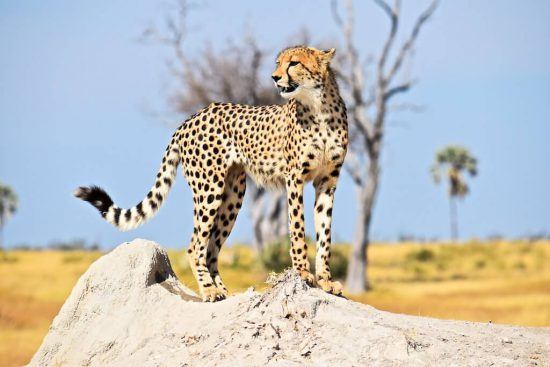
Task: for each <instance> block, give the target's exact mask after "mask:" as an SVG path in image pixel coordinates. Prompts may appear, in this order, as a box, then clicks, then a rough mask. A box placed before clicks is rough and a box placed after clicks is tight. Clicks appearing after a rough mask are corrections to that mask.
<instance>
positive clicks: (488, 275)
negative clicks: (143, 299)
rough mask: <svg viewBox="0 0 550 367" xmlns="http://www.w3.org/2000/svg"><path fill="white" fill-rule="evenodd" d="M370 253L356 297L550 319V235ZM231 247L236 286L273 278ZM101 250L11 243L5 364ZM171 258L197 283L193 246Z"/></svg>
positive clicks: (511, 319)
mask: <svg viewBox="0 0 550 367" xmlns="http://www.w3.org/2000/svg"><path fill="white" fill-rule="evenodd" d="M341 250H342V252H347V251H349V248H347V247H346V246H343V245H342V246H341ZM369 254H370V264H371V266H370V268H369V277H370V280H371V286H372V290H371V291H370V292H367V293H365V294H362V295H359V296H353V297H351V298H353V299H355V300H357V301H360V302H367V303H369V304H371V305H373V306H375V307H376V308H379V309H382V310H388V311H392V312H400V313H407V314H412V315H421V316H433V317H440V318H450V319H461V320H472V321H484V322H487V321H489V320H491V321H492V322H495V323H509V324H515V325H526V326H550V266H548V264H549V263H550V241H539V242H533V243H529V242H525V241H516V242H505V241H499V242H484V243H479V242H470V243H467V244H462V245H448V244H429V245H426V244H416V243H406V244H395V245H388V246H382V245H374V246H372V248H371V250H370V253H369ZM221 255H222V256H221V258H220V262H221V272H222V276H223V277H224V280H225V281H226V284H227V285H228V287H229V288H230V291H232V292H240V291H242V290H244V289H246V288H248V287H250V286H256V288H258V289H262V288H264V287H266V286H267V285H266V284H265V283H264V281H265V279H266V277H267V275H266V272H265V270H263V269H262V267H261V265H260V264H259V262H258V261H257V259H256V257H255V255H254V253H253V251H252V250H251V249H250V248H248V247H245V246H233V247H230V248H226V249H224V250H223V251H222V253H221ZM99 256H101V253H99V252H79V251H75V252H61V251H14V252H9V253H8V255H7V260H4V261H1V262H0V279H1V281H0V365H2V366H12V365H21V364H23V363H26V362H28V361H29V359H30V357H31V356H32V354H33V353H34V352H35V350H36V349H37V348H38V346H39V344H40V343H41V341H42V338H43V336H44V335H45V334H46V332H47V329H48V326H49V325H50V323H51V321H52V319H53V317H54V316H55V315H56V314H57V312H58V310H59V308H60V307H61V305H62V304H63V301H64V300H65V298H66V297H67V296H68V294H69V292H70V291H71V289H72V287H73V285H74V284H75V283H76V280H77V279H78V277H79V276H80V275H81V274H82V273H84V271H85V270H86V269H87V268H88V266H89V265H90V264H91V263H92V262H93V261H94V260H95V259H97V258H98V257H99ZM170 258H171V261H172V266H173V268H174V270H175V271H176V273H177V274H178V276H179V277H180V279H181V281H182V282H183V283H185V284H186V285H188V286H190V287H191V288H193V289H196V284H195V281H194V279H193V277H192V275H191V272H190V270H189V268H188V266H187V259H186V257H185V251H183V250H182V251H177V252H176V251H172V252H170Z"/></svg>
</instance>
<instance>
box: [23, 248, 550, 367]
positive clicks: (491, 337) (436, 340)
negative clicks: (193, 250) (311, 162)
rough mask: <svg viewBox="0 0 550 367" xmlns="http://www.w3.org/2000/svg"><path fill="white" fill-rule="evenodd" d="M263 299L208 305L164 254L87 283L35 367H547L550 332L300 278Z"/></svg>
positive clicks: (104, 261)
mask: <svg viewBox="0 0 550 367" xmlns="http://www.w3.org/2000/svg"><path fill="white" fill-rule="evenodd" d="M272 283H273V288H272V289H270V290H268V291H266V292H265V293H264V294H260V293H257V292H254V291H253V290H249V291H247V292H245V293H241V294H237V295H234V296H232V297H230V298H229V299H227V300H224V301H222V302H217V303H202V302H200V300H199V299H198V297H197V296H196V295H195V294H194V293H193V292H192V291H191V290H190V289H188V288H186V287H185V286H183V285H182V284H181V283H180V282H179V281H178V279H177V278H176V276H175V275H174V272H173V270H172V268H171V266H170V262H169V260H168V256H167V254H166V252H165V251H164V250H163V249H162V248H161V247H160V246H158V245H157V244H155V243H154V242H150V241H146V240H140V239H137V240H134V241H132V242H130V243H124V244H122V245H120V246H118V247H117V248H116V249H115V250H113V251H112V252H110V253H109V254H106V255H105V256H103V257H101V258H100V259H99V260H97V261H96V262H95V263H94V264H92V265H91V266H90V268H89V269H88V271H87V272H86V273H85V274H84V275H83V276H82V277H81V278H80V280H79V281H78V283H77V284H76V286H75V287H74V289H73V290H72V292H71V295H70V296H69V298H68V299H67V300H66V302H65V304H64V305H63V307H62V308H61V310H60V312H59V314H58V315H57V317H56V318H55V319H54V321H53V324H52V325H51V327H50V330H49V332H48V335H47V336H46V337H45V339H44V341H43V343H42V345H41V346H40V348H39V350H38V351H37V353H36V354H35V356H34V357H33V359H32V361H31V363H30V365H31V366H260V365H267V366H491V365H494V366H548V365H550V329H549V328H521V327H511V326H503V325H493V324H482V323H472V322H460V321H445V320H437V319H430V318H424V317H414V316H406V315H397V314H392V313H388V312H382V311H378V310H376V309H375V308H373V307H370V306H366V305H362V304H359V303H356V302H352V301H349V300H346V299H344V298H339V297H335V296H332V295H329V294H326V293H324V292H322V291H320V290H318V289H315V288H310V287H308V286H307V285H306V284H305V283H304V282H302V280H300V278H299V277H298V276H296V275H295V274H294V273H293V272H292V271H288V272H286V273H284V274H282V275H280V276H279V277H278V278H277V279H273V280H272Z"/></svg>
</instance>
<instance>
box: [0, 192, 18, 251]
mask: <svg viewBox="0 0 550 367" xmlns="http://www.w3.org/2000/svg"><path fill="white" fill-rule="evenodd" d="M17 206H18V199H17V195H16V194H15V191H13V189H12V188H11V187H9V186H6V185H3V184H1V183H0V250H2V249H3V248H4V243H3V231H4V225H5V224H6V222H7V221H8V219H10V217H11V216H12V215H13V214H14V213H15V212H16V211H17Z"/></svg>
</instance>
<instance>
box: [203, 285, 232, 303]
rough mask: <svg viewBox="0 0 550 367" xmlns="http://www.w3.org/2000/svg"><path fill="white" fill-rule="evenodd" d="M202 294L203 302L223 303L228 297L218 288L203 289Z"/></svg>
mask: <svg viewBox="0 0 550 367" xmlns="http://www.w3.org/2000/svg"><path fill="white" fill-rule="evenodd" d="M201 294H202V300H203V302H217V301H222V300H224V299H225V298H226V296H227V294H224V292H223V291H222V290H220V289H218V288H217V287H216V286H211V287H207V288H203V289H202V290H201Z"/></svg>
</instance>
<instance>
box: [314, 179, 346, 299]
mask: <svg viewBox="0 0 550 367" xmlns="http://www.w3.org/2000/svg"><path fill="white" fill-rule="evenodd" d="M338 174H339V170H338V169H335V170H333V171H332V172H330V174H328V175H326V176H322V177H319V178H318V179H316V180H315V181H313V185H314V187H315V212H314V217H315V232H316V237H317V255H316V257H315V278H316V280H317V285H318V286H319V287H320V288H321V289H323V290H324V291H325V292H328V293H332V294H336V295H339V294H342V284H341V283H340V282H337V281H333V280H332V276H331V274H330V266H329V260H330V242H331V233H330V230H331V225H332V206H333V203H334V191H335V190H336V182H337V180H338Z"/></svg>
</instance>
